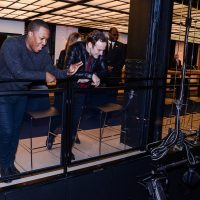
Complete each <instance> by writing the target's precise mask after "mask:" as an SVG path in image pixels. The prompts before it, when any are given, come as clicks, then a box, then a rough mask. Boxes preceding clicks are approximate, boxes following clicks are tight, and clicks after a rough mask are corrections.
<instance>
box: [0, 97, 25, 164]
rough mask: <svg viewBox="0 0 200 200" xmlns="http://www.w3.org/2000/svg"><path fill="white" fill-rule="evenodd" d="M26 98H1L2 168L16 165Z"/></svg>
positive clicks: (0, 151)
mask: <svg viewBox="0 0 200 200" xmlns="http://www.w3.org/2000/svg"><path fill="white" fill-rule="evenodd" d="M26 102H27V97H26V96H0V167H2V168H7V167H9V166H10V165H12V164H14V161H15V154H16V151H17V146H18V142H19V129H20V126H21V124H22V121H23V117H24V113H25V109H26Z"/></svg>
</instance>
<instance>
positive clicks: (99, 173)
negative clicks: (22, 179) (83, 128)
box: [0, 154, 200, 200]
mask: <svg viewBox="0 0 200 200" xmlns="http://www.w3.org/2000/svg"><path fill="white" fill-rule="evenodd" d="M176 158H177V156H176V154H174V160H176ZM151 168H152V162H151V159H150V157H142V158H138V159H130V158H129V160H127V161H123V162H122V163H119V164H115V165H113V166H109V167H106V168H99V169H96V170H93V171H92V170H91V171H88V172H84V173H82V174H76V175H75V174H74V175H72V174H71V175H70V177H65V178H62V179H60V180H54V181H51V182H46V183H40V184H33V185H32V186H23V185H22V186H21V187H17V188H16V189H12V190H11V189H10V190H9V191H7V192H6V191H5V192H2V193H0V200H22V199H23V200H35V199H37V200H55V199H58V200H147V199H148V196H149V195H148V191H147V190H146V189H145V187H144V186H143V185H142V184H139V183H138V182H139V181H141V180H142V179H144V178H145V177H147V176H148V174H149V173H150V171H151ZM186 170H188V166H187V164H186V163H185V164H183V165H179V166H177V167H173V168H171V169H169V170H166V174H167V179H168V186H167V190H166V192H165V194H166V195H167V196H168V197H169V199H170V200H177V199H181V200H198V199H199V191H200V184H197V185H195V186H194V187H190V186H188V185H187V184H185V183H184V182H183V181H182V177H183V174H184V173H185V172H186ZM199 171H200V170H199V169H198V168H197V172H198V173H200V172H199ZM4 195H5V197H4Z"/></svg>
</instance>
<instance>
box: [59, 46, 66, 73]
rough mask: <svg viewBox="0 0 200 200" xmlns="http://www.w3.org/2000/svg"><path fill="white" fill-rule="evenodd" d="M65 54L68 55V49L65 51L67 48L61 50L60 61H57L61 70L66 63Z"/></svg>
mask: <svg viewBox="0 0 200 200" xmlns="http://www.w3.org/2000/svg"><path fill="white" fill-rule="evenodd" d="M65 55H66V51H65V49H63V50H62V51H61V52H60V55H59V58H58V63H57V68H58V69H61V70H62V69H63V67H64V64H65Z"/></svg>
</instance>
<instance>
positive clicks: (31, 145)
mask: <svg viewBox="0 0 200 200" xmlns="http://www.w3.org/2000/svg"><path fill="white" fill-rule="evenodd" d="M30 126H31V130H30V138H31V139H30V151H31V169H33V140H32V137H33V134H32V128H33V118H32V117H31V125H30Z"/></svg>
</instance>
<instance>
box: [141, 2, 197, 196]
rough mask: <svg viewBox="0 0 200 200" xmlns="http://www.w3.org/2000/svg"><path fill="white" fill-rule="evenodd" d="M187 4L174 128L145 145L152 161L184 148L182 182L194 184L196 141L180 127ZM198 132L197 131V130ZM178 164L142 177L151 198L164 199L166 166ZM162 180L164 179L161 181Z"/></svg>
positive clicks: (189, 19) (185, 56)
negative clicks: (184, 165)
mask: <svg viewBox="0 0 200 200" xmlns="http://www.w3.org/2000/svg"><path fill="white" fill-rule="evenodd" d="M188 3H189V5H188V12H187V18H186V22H185V25H186V32H185V40H184V41H185V46H184V56H183V57H184V60H183V68H182V75H181V78H182V79H181V88H180V96H179V98H178V99H177V100H176V101H175V105H176V118H175V128H174V129H172V128H170V129H169V131H168V135H167V136H166V138H164V139H163V140H161V142H160V144H159V145H158V146H157V147H155V148H152V149H149V147H150V146H151V145H152V144H149V145H148V146H147V148H148V150H149V151H150V154H151V159H152V160H153V161H159V160H161V159H162V158H163V157H164V156H165V155H167V153H168V152H169V150H173V151H182V150H185V152H186V156H187V160H186V161H185V163H188V164H189V170H188V171H186V172H185V173H184V175H183V182H184V183H186V184H188V185H191V186H192V185H194V184H196V183H198V182H199V180H200V176H199V174H198V173H197V172H196V171H195V166H196V165H197V164H198V163H199V161H197V158H196V157H194V155H193V153H192V152H191V148H192V147H194V146H195V145H196V141H191V140H188V139H187V136H186V133H184V132H183V131H182V130H181V129H180V113H181V109H182V106H183V98H184V85H185V75H186V63H187V55H188V35H189V29H190V27H191V21H192V19H191V9H192V0H189V2H188ZM197 134H198V131H197ZM197 134H196V135H195V136H196V137H197ZM177 165H179V161H177V162H176V163H172V164H171V165H169V166H167V167H165V166H162V167H158V165H157V167H155V169H154V170H153V171H152V173H151V174H150V175H149V176H148V177H146V178H144V179H143V181H142V182H143V183H144V184H145V186H146V188H147V189H148V191H149V194H150V196H151V198H152V199H153V200H165V199H167V198H166V195H165V193H164V189H163V188H164V187H165V186H166V185H167V177H166V176H165V171H166V169H167V168H170V167H171V166H177ZM163 180H164V181H163Z"/></svg>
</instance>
